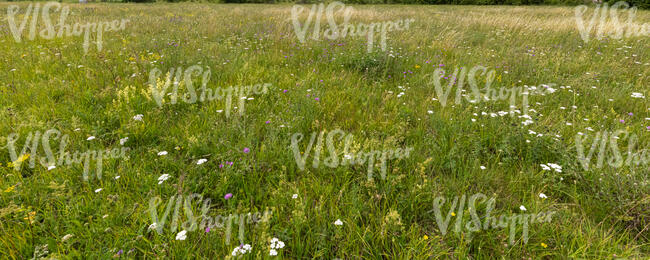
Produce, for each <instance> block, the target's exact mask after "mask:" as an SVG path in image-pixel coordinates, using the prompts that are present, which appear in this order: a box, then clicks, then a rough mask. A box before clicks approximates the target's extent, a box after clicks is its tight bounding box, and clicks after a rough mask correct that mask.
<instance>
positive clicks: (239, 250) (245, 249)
mask: <svg viewBox="0 0 650 260" xmlns="http://www.w3.org/2000/svg"><path fill="white" fill-rule="evenodd" d="M251 250H253V247H251V245H249V244H245V245H240V246H238V247H235V249H233V250H232V254H231V255H232V256H240V255H244V254H246V253H250V252H251Z"/></svg>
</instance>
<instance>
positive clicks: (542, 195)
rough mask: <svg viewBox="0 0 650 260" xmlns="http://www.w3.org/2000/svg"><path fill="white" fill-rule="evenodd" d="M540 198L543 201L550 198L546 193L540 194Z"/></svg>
mask: <svg viewBox="0 0 650 260" xmlns="http://www.w3.org/2000/svg"><path fill="white" fill-rule="evenodd" d="M539 197H540V198H542V199H546V198H548V197H546V194H544V193H540V194H539Z"/></svg>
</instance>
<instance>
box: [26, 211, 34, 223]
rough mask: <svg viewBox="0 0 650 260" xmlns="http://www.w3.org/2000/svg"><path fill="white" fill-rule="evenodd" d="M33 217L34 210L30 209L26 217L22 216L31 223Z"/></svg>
mask: <svg viewBox="0 0 650 260" xmlns="http://www.w3.org/2000/svg"><path fill="white" fill-rule="evenodd" d="M34 217H36V211H32V212H29V213H27V217H25V218H23V219H25V220H29V223H30V224H32V223H34Z"/></svg>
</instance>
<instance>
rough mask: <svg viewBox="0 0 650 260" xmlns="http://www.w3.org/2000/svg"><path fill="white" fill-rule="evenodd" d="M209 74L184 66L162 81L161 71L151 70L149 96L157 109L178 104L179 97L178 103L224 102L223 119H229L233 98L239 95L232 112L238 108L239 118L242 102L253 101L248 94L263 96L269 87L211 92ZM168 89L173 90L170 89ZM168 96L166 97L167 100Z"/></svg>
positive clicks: (219, 89) (242, 111)
mask: <svg viewBox="0 0 650 260" xmlns="http://www.w3.org/2000/svg"><path fill="white" fill-rule="evenodd" d="M211 74H212V72H211V70H210V68H209V67H207V66H206V67H205V69H204V68H203V67H201V66H200V65H192V66H190V67H188V68H187V69H183V67H176V68H171V69H170V70H169V71H168V72H167V73H166V75H165V76H164V78H161V76H162V71H161V70H160V69H158V68H153V69H152V70H151V72H150V73H149V84H150V86H151V88H150V91H151V95H152V96H153V98H154V100H155V101H156V103H157V104H158V106H159V107H162V106H163V105H164V104H165V103H171V104H176V103H178V102H179V101H178V99H179V95H180V99H181V101H183V102H185V103H187V104H193V103H196V102H206V101H213V100H222V99H225V110H226V117H230V113H231V108H232V101H233V95H235V96H238V97H237V100H238V101H237V102H238V105H237V106H236V107H235V109H238V111H239V115H243V113H244V111H245V108H244V105H245V102H246V101H251V100H254V98H253V97H251V95H252V94H255V95H261V94H266V93H267V92H268V88H269V87H271V84H270V83H264V84H261V83H258V84H255V85H247V86H234V87H233V86H230V87H228V88H215V89H211V88H208V87H207V85H208V83H209V82H210V76H211ZM193 80H194V81H193ZM198 80H200V82H201V88H200V89H198V90H200V92H198V93H197V89H195V87H194V82H195V81H198ZM170 87H172V89H171V90H170V89H169V88H170ZM168 91H170V92H168ZM168 96H169V98H167V97H168ZM217 112H222V111H221V110H219V111H217Z"/></svg>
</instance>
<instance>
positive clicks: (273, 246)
mask: <svg viewBox="0 0 650 260" xmlns="http://www.w3.org/2000/svg"><path fill="white" fill-rule="evenodd" d="M280 248H284V242H282V241H280V239H278V238H277V237H274V238H273V239H271V250H269V255H270V256H276V255H278V251H276V249H280Z"/></svg>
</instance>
